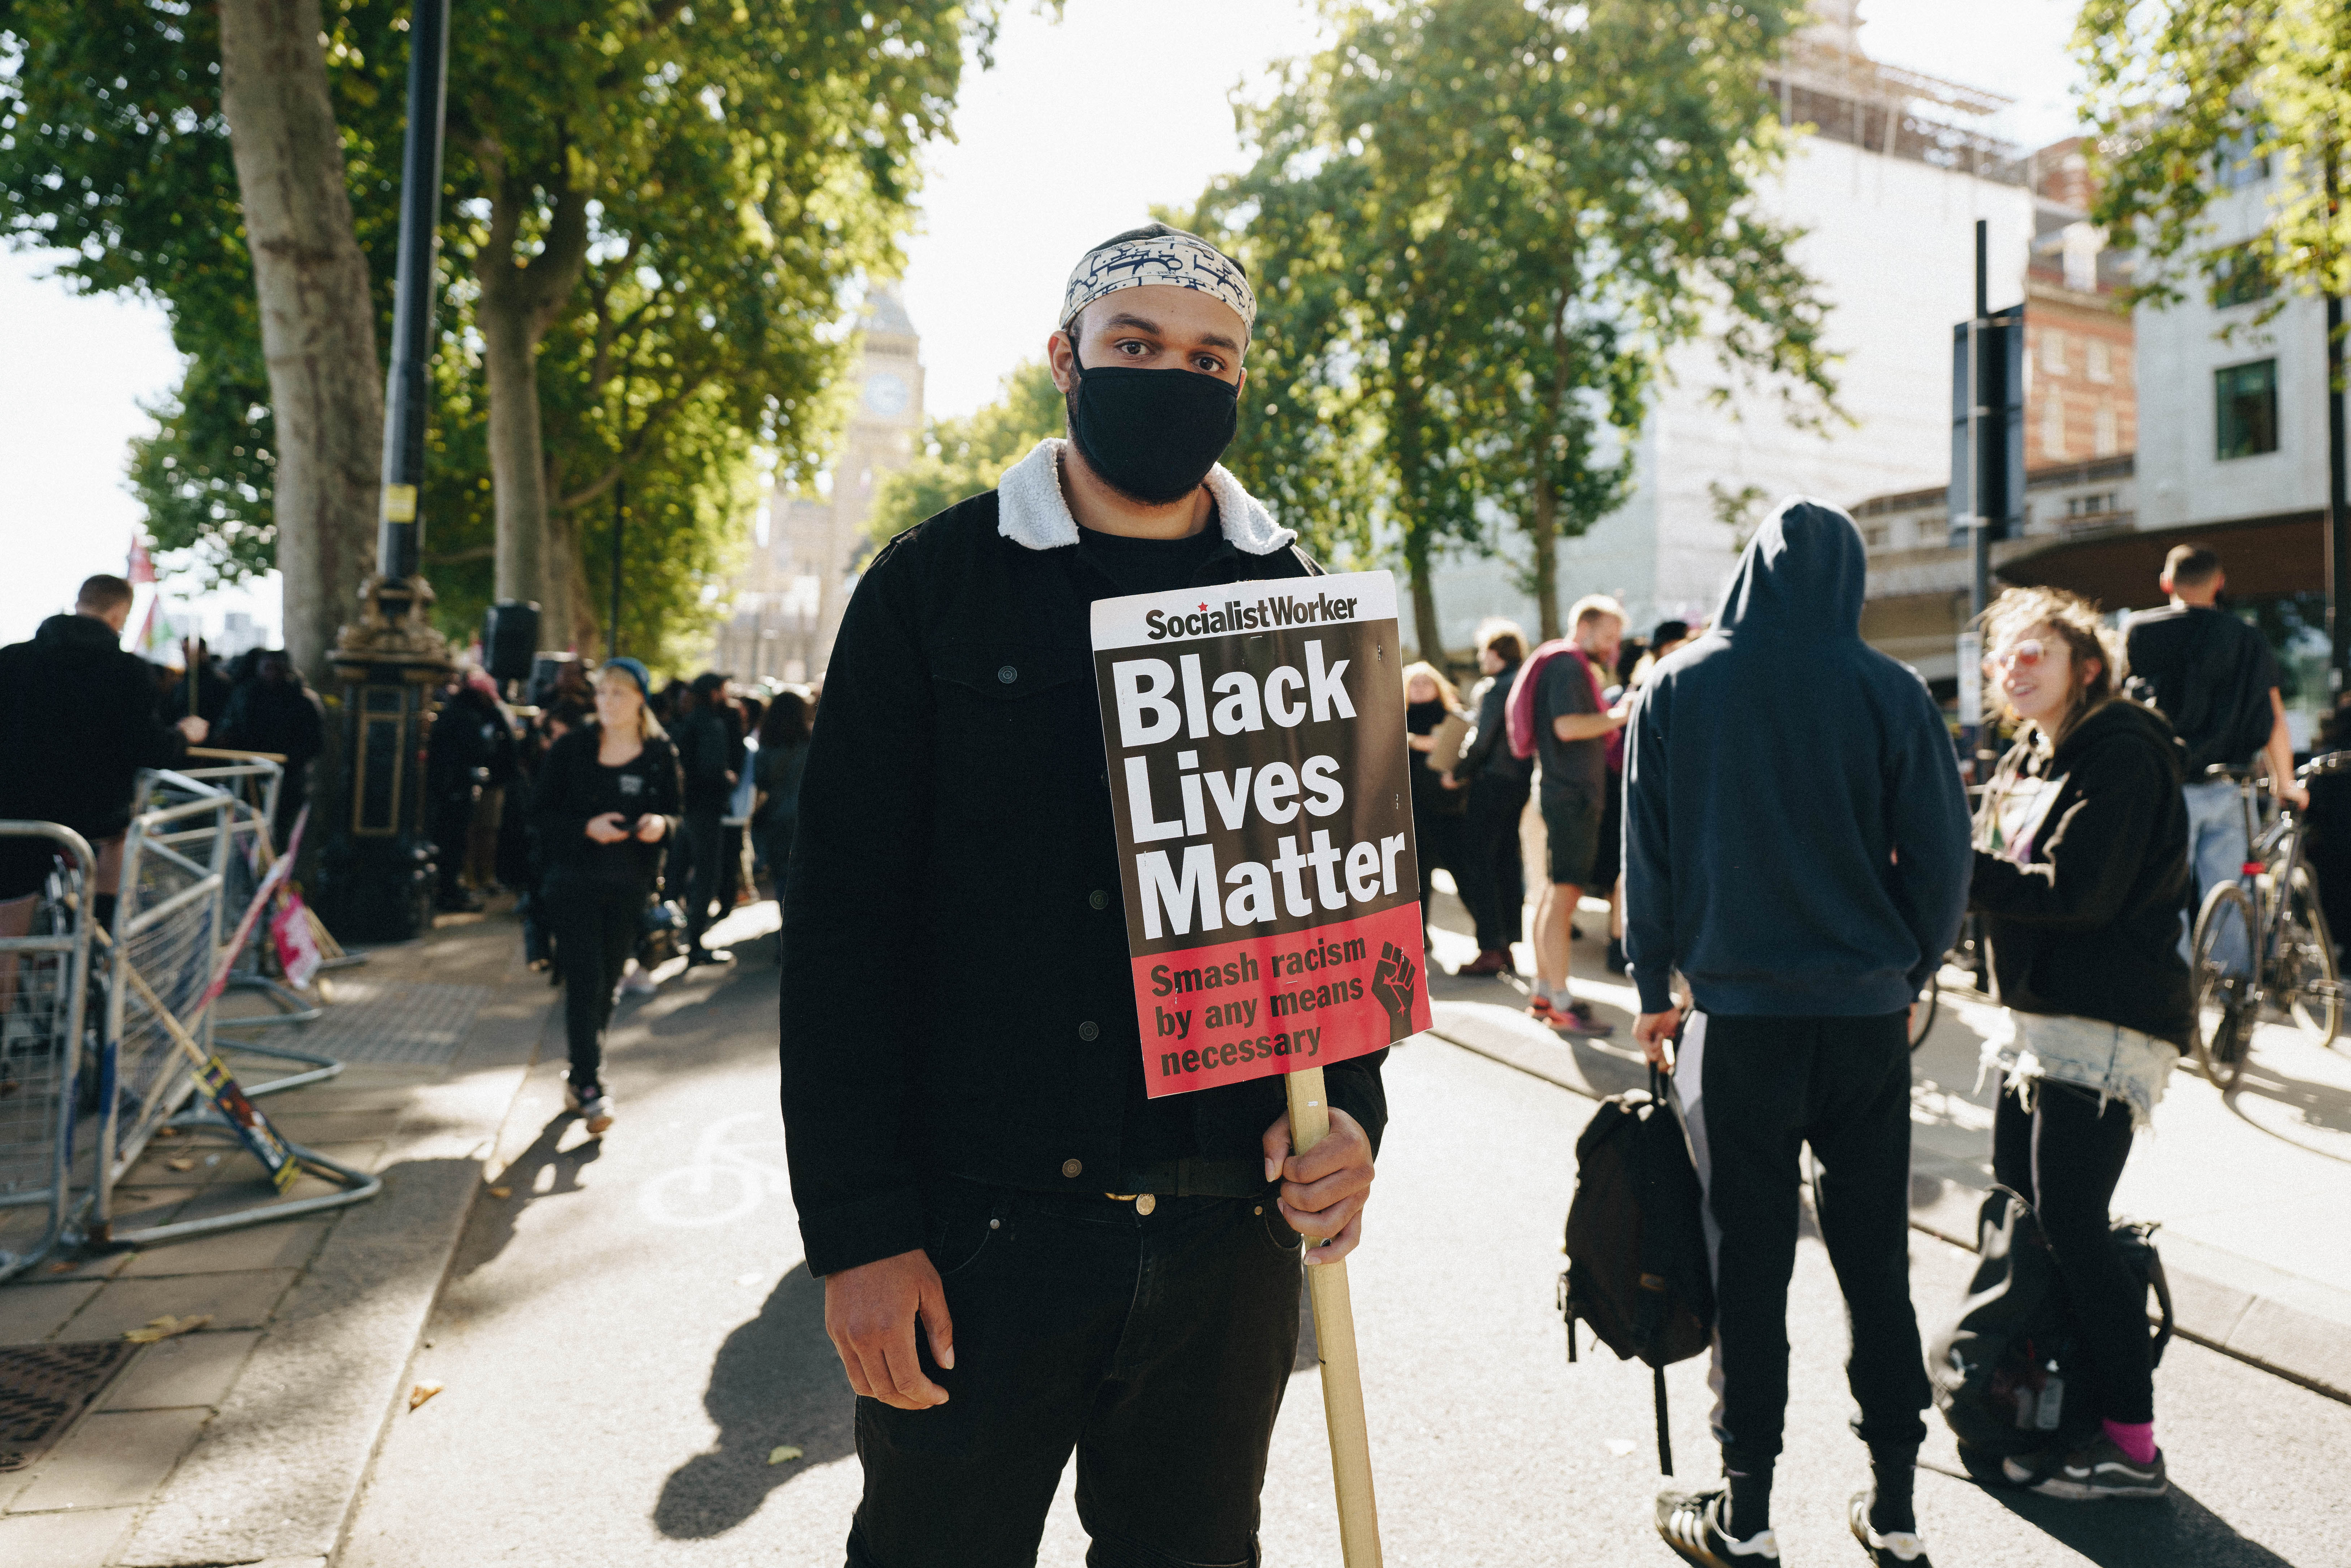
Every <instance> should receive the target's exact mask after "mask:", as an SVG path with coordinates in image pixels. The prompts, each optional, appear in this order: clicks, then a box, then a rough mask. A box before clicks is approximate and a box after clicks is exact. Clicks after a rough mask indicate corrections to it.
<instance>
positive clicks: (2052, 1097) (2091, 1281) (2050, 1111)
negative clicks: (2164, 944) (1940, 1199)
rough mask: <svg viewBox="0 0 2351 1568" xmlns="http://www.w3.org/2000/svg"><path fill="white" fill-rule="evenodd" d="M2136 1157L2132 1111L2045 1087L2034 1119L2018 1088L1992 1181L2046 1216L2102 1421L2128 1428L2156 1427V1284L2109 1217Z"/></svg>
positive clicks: (2002, 1125) (2007, 1099)
mask: <svg viewBox="0 0 2351 1568" xmlns="http://www.w3.org/2000/svg"><path fill="white" fill-rule="evenodd" d="M2130 1151H2131V1112H2130V1106H2129V1105H2127V1104H2126V1103H2124V1102H2122V1101H2120V1100H2109V1101H2107V1102H2106V1103H2105V1108H2104V1109H2103V1110H2101V1109H2100V1107H2099V1105H2098V1096H2097V1092H2096V1091H2095V1090H2090V1089H2083V1088H2079V1087H2077V1086H2075V1085H2074V1084H2071V1083H2052V1082H2048V1081H2046V1080H2043V1081H2042V1082H2039V1083H2036V1084H2034V1085H2033V1091H2032V1109H2031V1110H2030V1111H2028V1110H2026V1109H2025V1108H2024V1102H2023V1100H2022V1098H2021V1097H2020V1096H2019V1095H2018V1093H2017V1092H2016V1091H2015V1090H2013V1089H2003V1090H2001V1095H2000V1107H1999V1109H1998V1110H1997V1111H1996V1112H1995V1113H1994V1115H1993V1121H1992V1128H1991V1175H1992V1179H1993V1180H1994V1181H1996V1182H1998V1183H2000V1184H2001V1186H2005V1187H2010V1188H2012V1189H2013V1190H2015V1191H2017V1192H2020V1193H2022V1194H2023V1195H2024V1197H2025V1198H2026V1199H2027V1200H2028V1201H2030V1202H2031V1203H2032V1207H2033V1212H2035V1213H2036V1214H2038V1215H2039V1216H2040V1217H2041V1233H2042V1234H2043V1236H2045V1237H2047V1238H2048V1239H2049V1250H2050V1252H2051V1254H2052V1255H2053V1256H2054V1257H2055V1259H2056V1260H2057V1277H2058V1278H2059V1279H2060V1280H2062V1281H2064V1285H2065V1301H2066V1303H2067V1304H2068V1305H2069V1306H2071V1307H2072V1308H2073V1310H2074V1322H2075V1323H2076V1324H2078V1325H2079V1326H2080V1328H2081V1331H2082V1341H2083V1349H2084V1350H2085V1352H2086V1353H2087V1354H2088V1359H2089V1363H2090V1387H2091V1391H2092V1393H2093V1394H2094V1395H2095V1397H2096V1399H2097V1402H2098V1414H2099V1415H2100V1416H2104V1417H2105V1418H2106V1419H2107V1420H2109V1421H2117V1422H2121V1423H2123V1424H2125V1425H2136V1424H2137V1423H2139V1422H2142V1421H2152V1420H2154V1419H2155V1376H2154V1365H2153V1362H2152V1355H2153V1346H2152V1345H2151V1344H2150V1343H2149V1340H2148V1334H2147V1282H2146V1281H2143V1280H2141V1279H2140V1278H2139V1277H2138V1276H2137V1275H2136V1274H2134V1273H2132V1272H2131V1269H2130V1265H2128V1264H2127V1263H2126V1262H2124V1261H2123V1256H2122V1253H2121V1252H2120V1251H2119V1250H2118V1249H2116V1246H2115V1233H2114V1220H2113V1218H2111V1217H2110V1216H2109V1215H2108V1214H2107V1212H2106V1205H2107V1204H2108V1203H2109V1202H2111V1201H2112V1200H2113V1198H2114V1196H2115V1184H2116V1182H2118V1181H2120V1180H2121V1179H2122V1175H2123V1163H2124V1162H2125V1161H2126V1160H2127V1159H2129V1158H2130Z"/></svg>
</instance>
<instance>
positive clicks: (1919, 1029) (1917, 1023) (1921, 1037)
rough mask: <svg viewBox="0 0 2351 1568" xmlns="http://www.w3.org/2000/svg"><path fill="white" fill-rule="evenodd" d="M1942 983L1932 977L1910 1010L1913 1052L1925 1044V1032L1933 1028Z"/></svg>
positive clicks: (1940, 996) (1930, 976) (1929, 977)
mask: <svg viewBox="0 0 2351 1568" xmlns="http://www.w3.org/2000/svg"><path fill="white" fill-rule="evenodd" d="M1942 995H1943V983H1942V981H1940V980H1938V979H1937V978H1936V977H1934V976H1932V975H1929V976H1928V977H1927V984H1926V986H1925V988H1923V989H1921V990H1920V991H1919V993H1918V1000H1917V1003H1916V1004H1914V1005H1913V1006H1912V1007H1911V1009H1910V1049H1911V1050H1912V1051H1914V1052H1915V1051H1917V1049H1918V1047H1919V1046H1920V1045H1921V1044H1922V1043H1924V1042H1925V1040H1926V1039H1927V1031H1928V1030H1930V1029H1933V1028H1934V1027H1935V1004H1936V1003H1937V1002H1938V1001H1939V1000H1941V998H1942Z"/></svg>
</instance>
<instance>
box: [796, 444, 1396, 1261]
mask: <svg viewBox="0 0 2351 1568" xmlns="http://www.w3.org/2000/svg"><path fill="white" fill-rule="evenodd" d="M1010 482H1011V476H1008V485H1009V484H1010ZM1233 493H1234V494H1236V495H1237V494H1238V489H1237V487H1236V489H1235V490H1234V492H1233ZM998 517H999V513H998V492H993V491H991V492H990V493H988V494H987V495H984V496H977V497H973V498H971V499H970V500H967V501H965V502H962V503H961V504H959V505H957V506H956V507H951V508H949V509H948V510H946V511H945V512H942V513H940V514H939V515H938V516H936V517H932V518H931V519H930V520H928V521H927V522H925V523H923V524H921V525H919V526H918V527H916V528H911V529H909V530H908V531H907V532H905V533H904V534H902V535H900V536H899V537H898V538H895V539H893V541H891V543H890V544H889V545H888V547H886V548H885V549H883V551H882V552H881V553H880V554H879V555H878V556H876V557H875V558H874V559H873V562H872V566H871V567H870V568H869V569H868V570H867V571H866V574H865V577H864V580H863V581H862V582H861V583H860V584H859V585H858V588H857V591H856V594H855V596H854V597H853V598H852V601H850V605H849V610H848V612H847V614H846V615H845V616H844V617H843V618H842V621H841V633H840V637H839V639H838V640H837V641H836V643H834V645H833V653H832V660H831V665H830V667H829V668H828V669H827V671H826V673H825V685H824V699H823V701H822V703H821V704H820V706H819V710H818V716H817V723H816V733H815V736H814V737H813V740H812V741H811V743H810V752H809V758H808V768H807V772H806V774H805V775H804V776H803V778H802V779H801V782H800V795H799V837H798V839H797V840H796V841H795V842H794V845H793V850H792V862H791V871H790V879H789V886H788V887H787V888H786V890H785V895H784V931H783V979H782V998H781V1011H782V1046H781V1057H782V1064H783V1113H784V1125H785V1130H786V1134H787V1137H788V1148H789V1165H790V1168H791V1179H792V1195H793V1198H794V1201H795V1203H796V1204H797V1206H798V1207H799V1221H800V1231H801V1236H802V1238H803V1240H804V1241H805V1244H806V1247H807V1255H808V1263H809V1268H810V1271H811V1272H813V1273H817V1274H829V1273H833V1272H836V1271H838V1270H843V1269H851V1268H855V1267H856V1266H858V1265H859V1264H862V1263H867V1262H871V1261H872V1260H876V1259H880V1258H887V1257H892V1256H893V1255H895V1254H897V1253H901V1252H905V1251H910V1250H912V1249H914V1248H917V1247H920V1246H921V1245H922V1244H923V1228H924V1223H923V1208H922V1189H923V1186H924V1183H925V1181H926V1180H931V1179H935V1178H938V1177H960V1178H964V1179H967V1180H971V1181H978V1182H985V1183H988V1184H992V1185H996V1186H1012V1187H1023V1188H1029V1189H1033V1190H1038V1191H1048V1192H1050V1191H1061V1192H1102V1191H1109V1190H1118V1189H1119V1188H1118V1184H1119V1183H1120V1182H1121V1181H1122V1180H1123V1178H1124V1177H1125V1176H1127V1175H1128V1174H1129V1173H1130V1172H1131V1170H1132V1168H1133V1166H1132V1164H1131V1162H1130V1158H1129V1155H1128V1153H1127V1151H1124V1150H1123V1148H1122V1143H1123V1134H1124V1124H1123V1117H1124V1112H1125V1107H1126V1105H1127V1103H1128V1099H1129V1093H1130V1083H1131V1082H1133V1081H1136V1080H1138V1079H1139V1075H1140V1074H1141V1071H1142V1066H1141V1061H1142V1056H1141V1053H1142V1037H1141V1033H1140V1030H1139V1029H1138V1027H1137V1025H1136V1022H1135V1013H1134V991H1133V987H1132V982H1131V979H1130V974H1131V971H1130V969H1129V967H1128V960H1127V945H1126V930H1125V916H1124V913H1123V910H1124V902H1123V899H1122V897H1121V896H1120V892H1119V872H1118V860H1117V852H1116V843H1115V839H1114V837H1113V826H1112V815H1111V797H1110V791H1109V784H1108V779H1107V777H1106V769H1107V763H1106V762H1105V760H1104V755H1103V749H1102V717H1101V710H1100V707H1099V705H1098V703H1097V699H1096V696H1095V692H1094V680H1093V669H1092V653H1091V652H1090V649H1089V642H1088V620H1089V616H1088V600H1087V597H1086V595H1085V594H1084V593H1082V592H1081V591H1080V585H1079V581H1078V580H1074V579H1073V578H1072V575H1071V574H1072V572H1073V571H1083V570H1092V568H1091V567H1088V566H1086V565H1084V564H1082V563H1081V562H1078V561H1076V560H1075V559H1073V558H1075V557H1076V555H1077V553H1078V548H1079V547H1078V546H1077V545H1075V544H1074V543H1071V544H1068V545H1066V546H1061V547H1060V548H1046V549H1040V548H1034V547H1033V546H1032V545H1030V544H1024V543H1018V542H1015V540H1014V539H1013V538H1007V537H1005V535H1004V534H1002V533H999V531H998ZM1259 517H1260V519H1261V518H1262V514H1261V513H1260V514H1259ZM1268 526H1270V525H1268ZM1030 531H1031V532H1032V534H1033V532H1034V530H1033V529H1032V530H1030ZM1227 537H1228V542H1227V543H1226V544H1225V545H1223V546H1222V547H1221V548H1219V549H1217V550H1216V551H1215V552H1214V553H1212V554H1211V555H1210V556H1209V557H1208V558H1207V561H1206V562H1205V563H1204V564H1203V566H1202V567H1201V569H1200V570H1199V573H1198V575H1197V577H1196V581H1197V582H1198V583H1200V584H1202V585H1207V584H1211V583H1228V582H1238V581H1245V580H1256V579H1272V578H1286V577H1303V576H1308V575H1312V574H1315V573H1316V572H1317V571H1318V570H1319V569H1318V568H1317V567H1315V566H1314V564H1313V563H1312V562H1311V560H1309V559H1307V558H1306V556H1305V555H1304V554H1303V553H1301V551H1299V550H1297V549H1292V548H1288V547H1287V546H1283V547H1280V548H1274V549H1270V550H1269V551H1267V553H1263V554H1251V553H1247V552H1245V551H1243V550H1241V549H1237V548H1235V546H1234V544H1233V543H1232V542H1230V541H1231V539H1232V538H1233V537H1234V533H1233V530H1232V529H1231V528H1228V529H1227ZM1254 542H1256V543H1259V544H1263V543H1264V542H1265V540H1264V539H1263V538H1259V539H1257V540H1256V541H1254ZM1385 1054H1386V1053H1385V1052H1384V1051H1383V1052H1380V1053H1378V1054H1376V1055H1373V1056H1366V1057H1363V1058H1359V1059H1357V1060H1355V1061H1347V1062H1343V1063H1340V1064H1338V1065H1336V1066H1333V1067H1331V1068H1327V1069H1325V1083H1326V1087H1327V1090H1328V1093H1329V1097H1330V1102H1331V1103H1332V1104H1333V1105H1336V1106H1338V1107H1340V1108H1342V1109H1343V1110H1345V1111H1346V1112H1347V1113H1349V1114H1350V1115H1352V1116H1353V1117H1354V1118H1355V1120H1356V1121H1357V1122H1359V1123H1361V1124H1363V1126H1364V1129H1365V1131H1366V1132H1367V1133H1368V1134H1370V1135H1371V1136H1372V1138H1373V1139H1374V1143H1375V1144H1376V1142H1377V1140H1378V1138H1379V1135H1380V1134H1381V1131H1382V1130H1383V1128H1384V1125H1385V1124H1386V1119H1387V1118H1386V1101H1385V1098H1384V1095H1383V1093H1382V1091H1381V1087H1380V1063H1381V1061H1382V1060H1383V1059H1384V1056H1385ZM1184 1099H1185V1101H1186V1102H1187V1103H1188V1105H1187V1108H1188V1110H1189V1112H1190V1113H1191V1115H1192V1117H1193V1123H1192V1132H1193V1143H1194V1146H1195V1148H1196V1151H1197V1155H1198V1157H1200V1158H1203V1159H1217V1160H1244V1161H1249V1162H1259V1161H1261V1159H1262V1154H1261V1152H1260V1145H1259V1140H1260V1138H1261V1137H1262V1135H1263V1134H1264V1131H1265V1129H1266V1128H1267V1127H1268V1126H1270V1124H1272V1123H1273V1121H1274V1119H1275V1118H1276V1117H1278V1116H1280V1114H1281V1112H1282V1109H1283V1091H1282V1082H1281V1080H1280V1078H1279V1077H1271V1078H1265V1079H1259V1080H1257V1081H1256V1082H1249V1083H1243V1084H1236V1085H1232V1086H1230V1087H1228V1088H1222V1089H1213V1090H1207V1091H1203V1092H1198V1093H1195V1094H1190V1095H1186V1096H1185V1097H1184Z"/></svg>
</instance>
